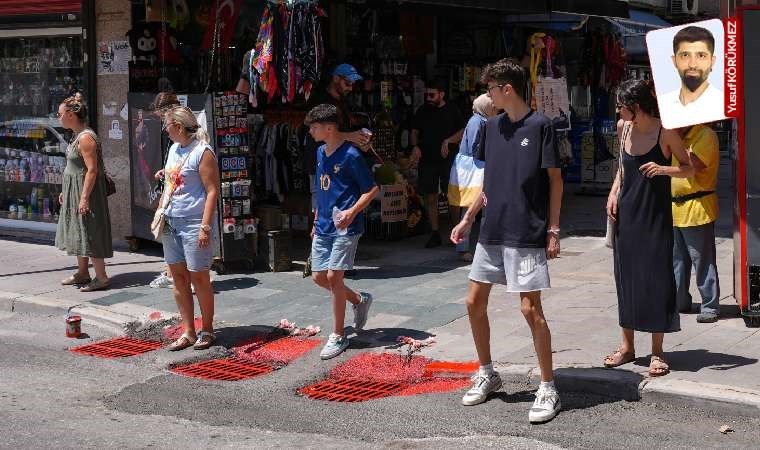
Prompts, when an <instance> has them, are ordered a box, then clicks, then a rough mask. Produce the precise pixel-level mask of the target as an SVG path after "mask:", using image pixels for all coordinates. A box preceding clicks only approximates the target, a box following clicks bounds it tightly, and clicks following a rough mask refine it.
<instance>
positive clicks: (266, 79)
mask: <svg viewBox="0 0 760 450" xmlns="http://www.w3.org/2000/svg"><path fill="white" fill-rule="evenodd" d="M324 17H327V14H326V13H325V11H324V10H323V9H322V8H321V7H319V5H317V4H316V3H314V2H311V1H298V2H296V3H294V4H285V3H280V4H271V5H267V6H266V7H265V8H264V12H263V14H262V17H261V25H260V26H259V34H258V38H257V40H256V46H255V47H254V48H253V50H252V51H251V56H250V57H249V58H245V60H244V61H243V64H244V67H243V71H244V72H245V71H248V73H249V76H248V78H249V79H248V81H249V84H250V87H249V89H250V94H249V101H250V103H251V104H252V105H253V106H254V107H256V106H258V98H257V93H258V91H261V92H263V93H266V99H267V102H270V103H271V102H273V101H274V99H275V98H278V96H279V98H280V100H281V102H282V103H291V102H293V101H294V100H295V98H296V95H298V94H302V95H303V96H304V97H305V98H306V99H307V100H308V98H309V96H310V95H311V91H312V89H313V87H314V86H315V85H316V84H317V83H318V82H319V80H320V76H321V73H322V67H323V65H324V61H325V51H324V41H323V39H322V19H323V18H324Z"/></svg>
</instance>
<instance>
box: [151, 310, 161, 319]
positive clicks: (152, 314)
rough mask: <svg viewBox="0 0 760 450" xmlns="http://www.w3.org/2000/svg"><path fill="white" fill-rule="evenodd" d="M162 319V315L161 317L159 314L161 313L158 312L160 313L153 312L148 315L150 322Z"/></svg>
mask: <svg viewBox="0 0 760 450" xmlns="http://www.w3.org/2000/svg"><path fill="white" fill-rule="evenodd" d="M163 317H164V315H163V314H161V312H160V311H153V312H152V313H150V315H149V316H148V319H150V320H161V319H163Z"/></svg>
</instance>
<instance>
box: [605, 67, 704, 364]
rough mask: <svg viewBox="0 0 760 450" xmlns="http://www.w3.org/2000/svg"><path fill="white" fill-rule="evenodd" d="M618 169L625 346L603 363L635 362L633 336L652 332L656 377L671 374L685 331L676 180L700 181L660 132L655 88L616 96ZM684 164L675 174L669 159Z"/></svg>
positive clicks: (624, 89) (627, 88)
mask: <svg viewBox="0 0 760 450" xmlns="http://www.w3.org/2000/svg"><path fill="white" fill-rule="evenodd" d="M617 109H618V112H619V114H620V121H619V122H618V138H619V139H620V150H619V151H620V152H621V160H622V171H621V170H618V174H617V177H616V178H615V182H614V183H613V185H612V189H611V191H610V195H609V198H608V200H607V214H608V215H609V217H610V218H612V219H615V220H616V223H617V230H616V231H617V234H616V236H615V246H614V254H615V257H614V261H615V262H614V264H615V284H616V286H617V295H618V316H619V320H620V327H621V328H622V329H623V343H622V344H621V346H620V348H618V349H617V350H616V351H615V352H613V353H612V354H610V355H608V356H607V357H606V358H605V360H604V365H605V366H606V367H617V366H620V365H622V364H626V363H628V362H631V361H633V360H634V359H635V352H634V344H633V332H634V330H635V331H643V332H647V333H652V357H651V360H650V365H649V374H650V375H651V376H660V375H665V374H666V373H668V371H669V367H668V364H667V363H666V362H665V359H664V355H663V350H662V341H663V338H664V333H672V332H674V331H680V329H681V326H680V322H679V316H678V309H677V307H676V297H675V292H676V291H675V279H674V276H673V216H672V212H671V204H670V177H681V178H683V177H689V176H692V175H693V174H694V167H693V166H692V165H691V161H690V157H689V154H688V153H687V151H686V150H685V149H684V147H683V143H682V141H681V138H680V136H679V135H678V133H677V132H676V131H675V130H665V129H663V128H662V125H661V123H660V119H658V118H657V117H658V116H659V113H658V111H657V100H656V98H655V96H654V88H653V85H652V84H651V82H648V81H644V80H629V81H626V82H624V83H622V84H621V85H620V88H619V89H618V94H617ZM672 157H675V158H676V159H677V160H678V161H679V163H680V164H679V166H678V167H671V158H672Z"/></svg>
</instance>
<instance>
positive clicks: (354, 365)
mask: <svg viewBox="0 0 760 450" xmlns="http://www.w3.org/2000/svg"><path fill="white" fill-rule="evenodd" d="M477 369H478V364H477V363H471V362H470V363H461V362H451V361H433V360H431V359H429V358H425V357H423V356H413V357H412V358H411V359H409V360H408V362H407V358H406V357H402V356H400V355H398V354H396V353H362V354H360V355H357V356H354V357H353V358H351V359H349V360H348V361H346V362H345V363H343V364H340V365H339V366H337V367H335V368H334V369H333V370H332V371H331V372H330V375H329V379H331V380H346V379H353V380H362V381H367V382H371V381H377V382H391V383H401V384H403V385H404V388H403V389H401V391H399V392H398V393H396V394H393V395H397V396H408V395H419V394H431V393H442V392H451V391H456V390H459V389H463V388H465V387H467V386H469V385H470V384H471V383H472V382H471V380H470V375H471V374H472V373H473V372H475V371H476V370H477Z"/></svg>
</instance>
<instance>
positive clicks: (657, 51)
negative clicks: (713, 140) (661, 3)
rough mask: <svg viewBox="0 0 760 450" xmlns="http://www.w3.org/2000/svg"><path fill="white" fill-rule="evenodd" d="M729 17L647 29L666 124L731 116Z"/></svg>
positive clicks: (650, 58) (659, 99)
mask: <svg viewBox="0 0 760 450" xmlns="http://www.w3.org/2000/svg"><path fill="white" fill-rule="evenodd" d="M723 36H724V30H723V22H721V21H720V20H719V19H713V20H706V21H703V22H696V23H692V24H687V25H681V26H677V27H672V28H665V29H662V30H656V31H650V32H649V33H647V48H648V51H649V60H650V63H651V65H652V76H653V77H654V83H655V91H656V94H657V104H658V106H659V109H660V118H661V119H662V125H663V127H665V128H667V129H673V128H681V127H685V126H690V125H696V124H699V123H706V122H714V121H717V120H723V119H725V118H726V117H725V114H724V102H725V98H724V95H723Z"/></svg>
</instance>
